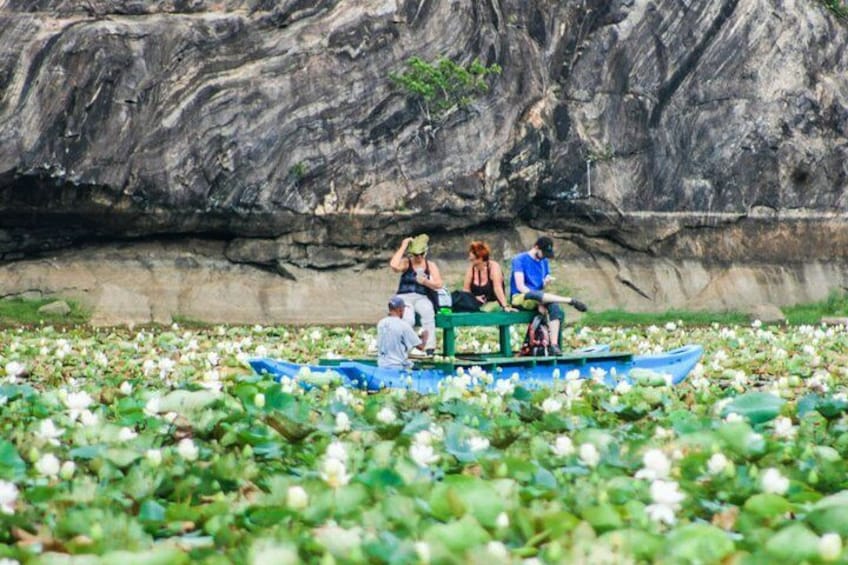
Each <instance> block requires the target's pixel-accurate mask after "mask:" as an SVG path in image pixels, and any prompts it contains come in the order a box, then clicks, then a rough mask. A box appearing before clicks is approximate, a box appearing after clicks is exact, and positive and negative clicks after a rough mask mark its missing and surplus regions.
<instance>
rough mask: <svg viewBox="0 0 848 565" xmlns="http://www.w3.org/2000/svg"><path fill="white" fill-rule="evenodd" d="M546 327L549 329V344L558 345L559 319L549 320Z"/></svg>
mask: <svg viewBox="0 0 848 565" xmlns="http://www.w3.org/2000/svg"><path fill="white" fill-rule="evenodd" d="M548 329H550V331H551V345H555V346H559V320H551V321H549V322H548Z"/></svg>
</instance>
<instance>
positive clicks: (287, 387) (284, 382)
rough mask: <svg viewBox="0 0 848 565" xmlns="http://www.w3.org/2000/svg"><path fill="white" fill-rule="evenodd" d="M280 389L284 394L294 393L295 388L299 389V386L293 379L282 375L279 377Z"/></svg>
mask: <svg viewBox="0 0 848 565" xmlns="http://www.w3.org/2000/svg"><path fill="white" fill-rule="evenodd" d="M280 390H282V391H283V392H285V393H286V394H294V393H295V392H296V391H297V390H299V388H298V386H297V383H296V382H295V380H294V379H290V378H289V377H283V378H281V379H280Z"/></svg>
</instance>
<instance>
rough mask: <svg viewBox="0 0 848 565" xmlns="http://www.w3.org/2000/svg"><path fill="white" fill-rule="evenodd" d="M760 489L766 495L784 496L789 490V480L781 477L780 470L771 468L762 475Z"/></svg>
mask: <svg viewBox="0 0 848 565" xmlns="http://www.w3.org/2000/svg"><path fill="white" fill-rule="evenodd" d="M760 488H761V489H762V491H763V492H765V493H770V494H781V495H782V494H784V493H785V492H786V491H787V490H789V479H787V478H786V477H784V476H783V475H781V474H780V471H779V470H777V469H775V468H774V467H769V468H768V469H766V470H765V471H764V472H763V474H762V477H761V479H760Z"/></svg>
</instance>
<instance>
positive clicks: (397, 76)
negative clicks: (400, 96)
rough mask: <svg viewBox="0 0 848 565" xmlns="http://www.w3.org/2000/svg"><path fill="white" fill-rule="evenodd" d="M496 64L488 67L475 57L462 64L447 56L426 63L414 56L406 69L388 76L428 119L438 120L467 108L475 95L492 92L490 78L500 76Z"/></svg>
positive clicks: (407, 63) (499, 69)
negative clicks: (454, 111)
mask: <svg viewBox="0 0 848 565" xmlns="http://www.w3.org/2000/svg"><path fill="white" fill-rule="evenodd" d="M500 73H501V67H500V66H499V65H497V64H492V65H490V66H488V67H487V66H486V65H484V64H483V63H481V62H480V61H479V60H477V59H474V61H472V62H471V63H470V64H469V65H467V66H462V65H460V64H458V63H456V62H454V61H452V60H450V59H448V58H447V57H440V58H438V59H436V60H435V61H433V62H427V61H425V60H423V59H421V58H419V57H412V58H410V59H409V60H408V61H407V62H406V70H405V71H404V72H401V73H391V74H390V75H389V78H390V79H391V81H392V82H393V83H394V84H395V85H396V86H397V87H398V88H400V89H401V90H402V91H403V92H404V93H405V94H406V95H407V96H409V97H411V98H413V99H414V100H415V101H416V102H417V103H418V104H419V105H420V108H421V111H422V112H423V113H424V115H425V117H426V118H427V120H428V121H438V120H439V119H441V118H444V117H445V116H446V115H447V114H449V113H450V112H451V111H453V110H454V109H457V108H466V107H468V106H469V105H470V104H471V103H472V101H473V100H474V98H475V97H478V96H481V95H483V94H485V93H486V92H488V91H489V84H488V81H487V79H488V78H489V77H490V76H491V75H499V74H500Z"/></svg>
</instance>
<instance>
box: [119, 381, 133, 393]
mask: <svg viewBox="0 0 848 565" xmlns="http://www.w3.org/2000/svg"><path fill="white" fill-rule="evenodd" d="M118 390H120V391H121V394H123V395H124V396H129V395H130V394H132V390H133V385H132V383H131V382H129V381H124V382H122V383H121V386H120V388H119V389H118Z"/></svg>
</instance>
